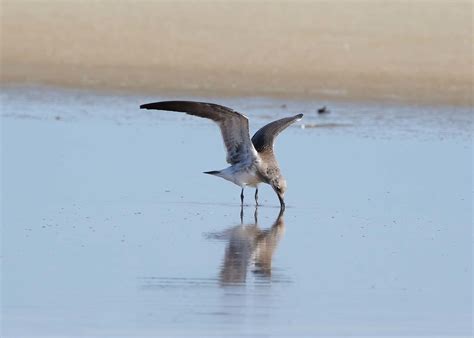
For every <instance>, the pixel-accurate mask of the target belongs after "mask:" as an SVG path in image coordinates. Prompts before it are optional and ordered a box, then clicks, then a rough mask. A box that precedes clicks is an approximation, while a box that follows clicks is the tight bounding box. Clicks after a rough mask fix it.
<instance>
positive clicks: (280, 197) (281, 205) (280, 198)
mask: <svg viewBox="0 0 474 338" xmlns="http://www.w3.org/2000/svg"><path fill="white" fill-rule="evenodd" d="M277 196H278V199H279V200H280V210H285V200H284V199H283V194H279V193H277Z"/></svg>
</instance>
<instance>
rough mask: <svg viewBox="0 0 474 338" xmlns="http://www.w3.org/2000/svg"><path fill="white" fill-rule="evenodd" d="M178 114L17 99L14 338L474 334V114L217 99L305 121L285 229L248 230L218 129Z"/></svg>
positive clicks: (289, 157)
mask: <svg viewBox="0 0 474 338" xmlns="http://www.w3.org/2000/svg"><path fill="white" fill-rule="evenodd" d="M162 98H164V97H159V96H156V97H154V98H150V97H135V96H126V95H101V94H96V93H90V92H78V91H67V90H54V89H44V88H43V89H40V88H34V87H31V88H3V90H2V116H3V117H2V207H3V208H2V209H3V214H2V254H1V264H2V337H36V336H48V337H50V336H58V337H73V336H86V337H95V336H100V337H117V336H121V337H140V336H172V335H184V336H186V335H189V336H202V337H206V336H249V337H255V336H308V337H310V336H311V337H314V336H346V335H356V336H369V335H372V336H404V337H406V336H456V335H458V336H470V335H471V334H472V326H471V325H472V242H473V237H472V141H471V131H472V129H471V128H472V124H471V123H472V112H471V111H469V109H463V108H453V107H407V106H400V107H397V106H394V105H390V106H383V105H375V104H365V105H364V104H349V103H335V102H324V103H320V102H316V101H315V102H310V101H298V102H283V101H275V100H269V99H262V98H254V99H248V100H244V99H222V98H221V99H219V98H204V99H205V100H212V101H216V102H220V103H223V104H226V105H229V106H232V107H235V108H236V109H240V110H242V111H244V112H250V113H248V114H247V115H249V117H250V118H251V128H252V130H256V128H258V127H260V126H261V125H263V124H264V123H266V122H267V121H269V120H271V119H272V118H273V117H280V116H284V115H288V114H293V113H299V112H304V113H305V114H306V116H305V118H304V120H303V121H301V122H302V123H305V128H302V127H301V126H300V125H298V126H294V127H292V128H289V129H288V130H287V131H285V132H284V133H283V134H281V135H280V137H279V139H278V141H277V145H276V152H277V156H278V158H279V160H280V163H281V166H282V170H283V173H284V174H285V176H286V178H287V180H288V185H289V190H288V193H287V196H286V199H287V205H288V207H287V210H286V212H285V213H284V215H279V208H278V207H277V206H278V199H277V198H276V196H275V195H274V193H273V191H272V190H271V189H270V188H269V187H268V186H265V187H263V186H262V187H261V189H260V198H261V200H262V203H263V205H262V206H260V207H259V208H258V210H256V209H255V207H254V206H253V204H252V203H251V202H252V201H253V193H254V191H253V190H252V189H248V190H247V191H246V202H248V204H249V205H246V206H245V207H244V209H243V218H242V219H241V214H240V212H241V210H240V207H239V194H240V190H239V188H238V187H236V186H233V185H232V184H230V183H228V182H225V181H223V180H220V179H218V178H215V177H211V176H207V175H203V174H202V171H206V170H214V169H222V168H224V167H225V158H224V151H223V146H222V144H221V141H220V139H219V137H220V136H219V130H218V128H216V127H215V126H214V125H213V124H212V123H210V122H208V121H205V120H201V119H195V118H190V117H184V116H182V115H179V114H173V113H160V112H149V111H140V110H138V109H137V107H138V105H139V104H140V103H143V102H148V101H150V100H155V99H162ZM201 99H203V98H201ZM283 104H286V107H282V105H283ZM322 104H327V105H328V106H329V107H330V109H331V110H332V112H331V113H330V114H328V115H325V116H318V114H317V113H316V112H315V111H316V109H317V108H318V107H319V105H322Z"/></svg>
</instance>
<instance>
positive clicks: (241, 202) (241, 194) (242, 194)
mask: <svg viewBox="0 0 474 338" xmlns="http://www.w3.org/2000/svg"><path fill="white" fill-rule="evenodd" d="M240 205H241V206H243V205H244V188H242V192H241V193H240Z"/></svg>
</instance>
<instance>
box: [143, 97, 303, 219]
mask: <svg viewBox="0 0 474 338" xmlns="http://www.w3.org/2000/svg"><path fill="white" fill-rule="evenodd" d="M140 109H156V110H166V111H175V112H182V113H186V114H189V115H194V116H199V117H203V118H207V119H211V120H213V121H214V122H216V123H217V124H218V125H219V127H220V130H221V134H222V138H223V139H224V145H225V147H226V150H227V163H229V164H230V166H229V167H227V168H225V169H222V170H212V171H206V172H204V173H205V174H209V175H214V176H218V177H222V178H223V179H225V180H228V181H230V182H232V183H234V184H236V185H238V186H239V187H241V188H242V191H241V193H240V201H241V205H243V203H244V188H245V187H246V186H250V187H254V188H256V190H255V203H256V205H258V184H260V183H266V184H269V185H270V186H271V187H272V188H273V190H274V191H275V193H276V194H277V196H278V199H279V200H280V209H283V210H284V209H285V200H284V194H285V191H286V180H285V178H284V177H283V175H282V174H281V172H280V168H279V166H278V162H277V160H276V158H275V154H274V152H273V144H274V141H275V138H276V136H277V135H278V134H280V133H281V132H282V131H283V130H284V129H285V128H287V127H288V126H289V125H291V124H292V123H294V122H295V121H299V120H301V118H302V117H303V114H298V115H295V116H291V117H285V118H282V119H280V120H276V121H273V122H271V123H269V124H267V125H266V126H264V127H262V128H261V129H260V130H258V131H257V132H256V133H255V135H253V137H252V139H250V134H249V121H248V118H247V117H246V116H244V115H242V114H240V113H238V112H236V111H235V110H233V109H231V108H228V107H224V106H221V105H218V104H214V103H205V102H195V101H162V102H154V103H147V104H143V105H141V106H140Z"/></svg>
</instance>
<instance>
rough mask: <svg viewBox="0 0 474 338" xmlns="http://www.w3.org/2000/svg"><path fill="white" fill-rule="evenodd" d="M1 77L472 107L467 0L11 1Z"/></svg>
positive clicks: (5, 4)
mask: <svg viewBox="0 0 474 338" xmlns="http://www.w3.org/2000/svg"><path fill="white" fill-rule="evenodd" d="M1 7H2V83H4V84H7V83H46V84H56V85H67V86H75V87H86V88H109V89H126V90H137V91H138V90H140V91H148V92H155V93H156V92H157V91H165V90H166V91H179V92H180V93H184V92H190V93H192V92H194V93H219V94H220V95H224V94H227V95H274V96H300V97H336V98H339V99H370V100H374V99H376V100H395V101H397V100H398V101H413V102H420V103H434V104H436V103H448V104H458V105H469V104H471V103H472V88H473V87H472V86H473V79H472V66H473V63H472V62H473V61H472V34H473V32H472V3H471V2H468V1H465V2H447V1H426V2H424V1H418V2H411V3H409V2H395V1H394V2H389V3H387V2H380V3H376V2H346V1H337V2H296V3H290V2H271V3H265V2H230V3H226V2H172V3H171V2H132V1H118V2H114V4H113V6H112V5H111V3H109V2H105V1H103V2H102V1H81V2H59V1H11V0H5V1H2V3H1Z"/></svg>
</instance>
